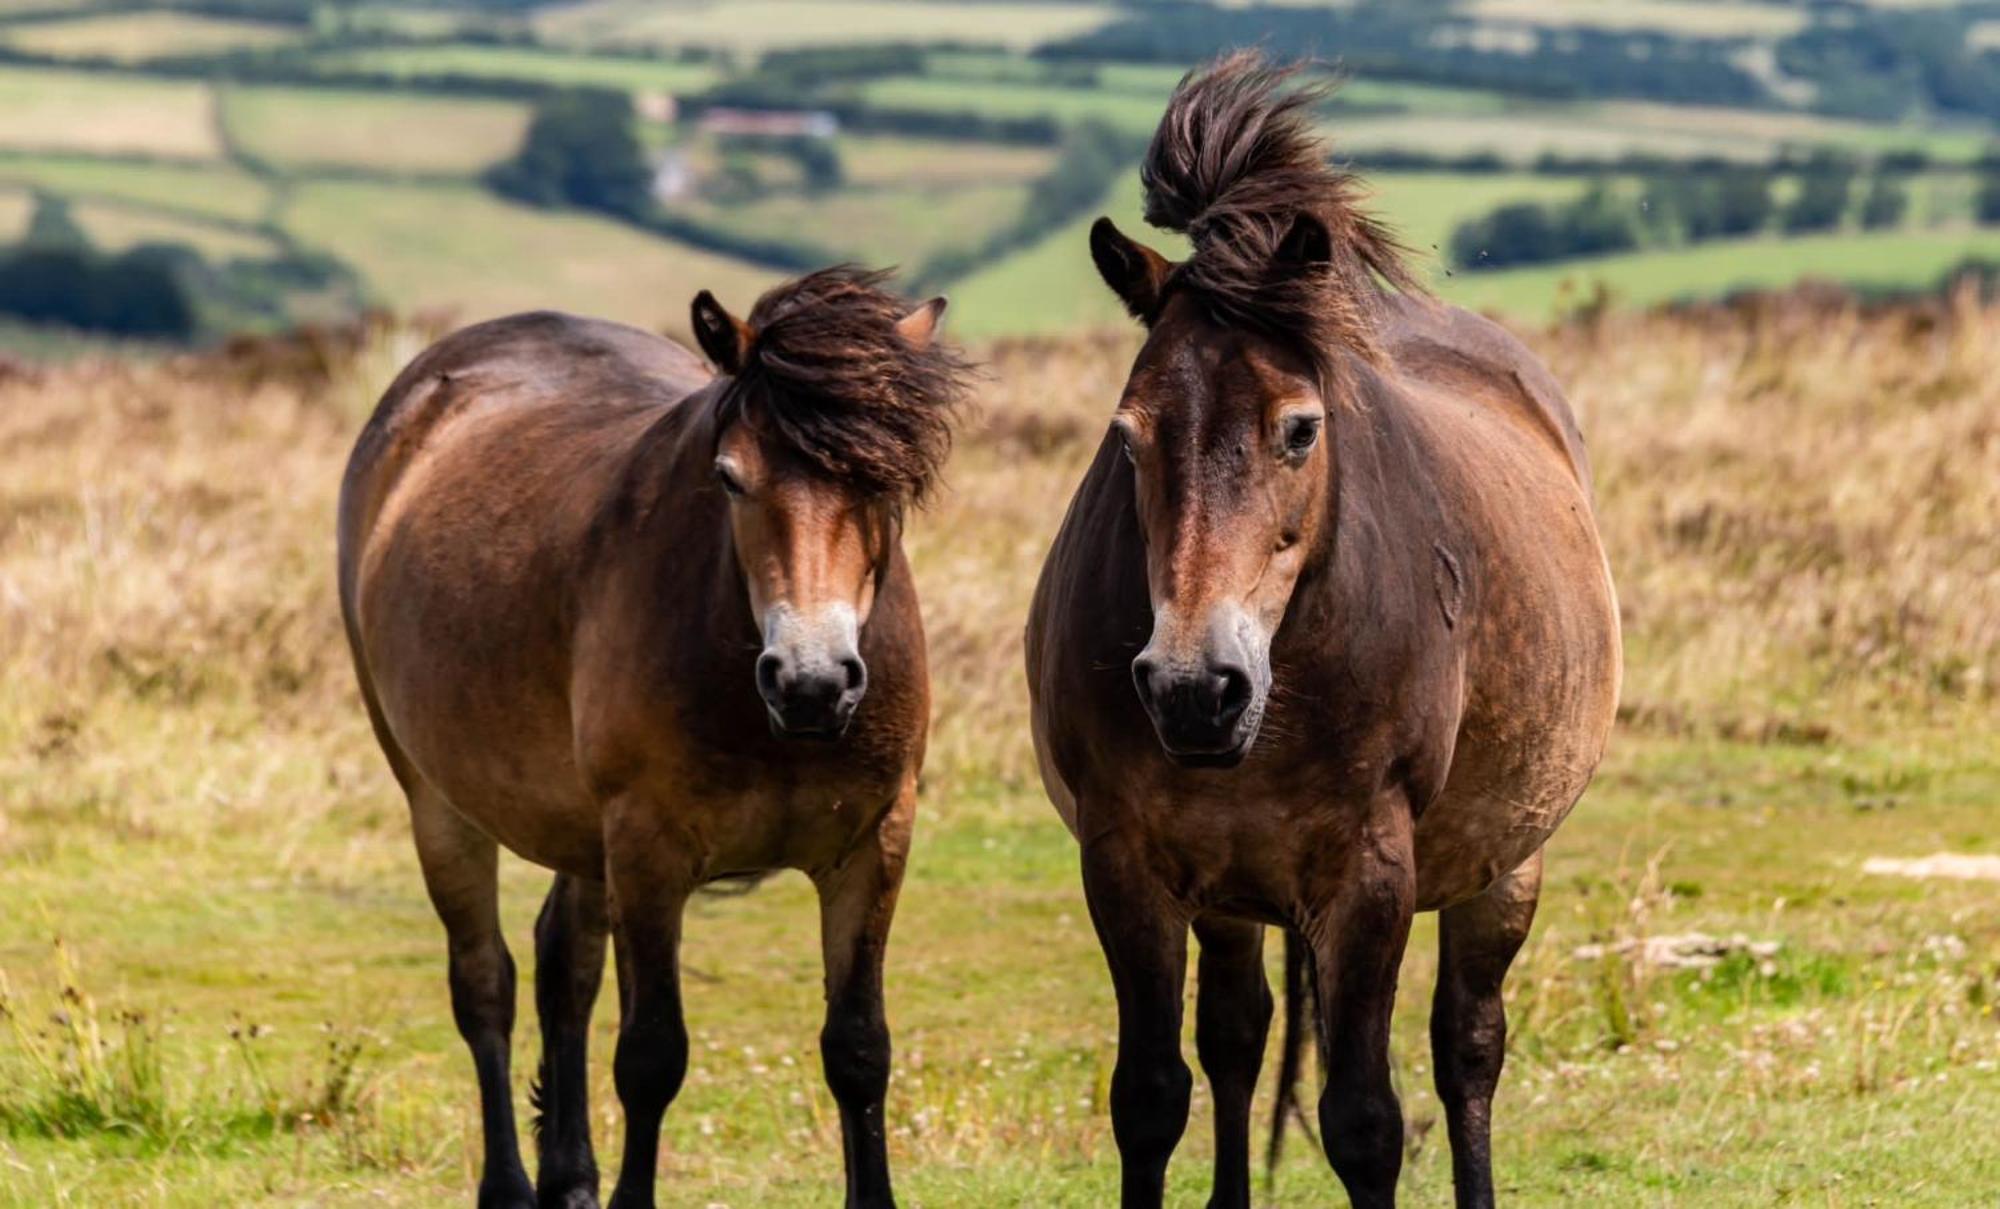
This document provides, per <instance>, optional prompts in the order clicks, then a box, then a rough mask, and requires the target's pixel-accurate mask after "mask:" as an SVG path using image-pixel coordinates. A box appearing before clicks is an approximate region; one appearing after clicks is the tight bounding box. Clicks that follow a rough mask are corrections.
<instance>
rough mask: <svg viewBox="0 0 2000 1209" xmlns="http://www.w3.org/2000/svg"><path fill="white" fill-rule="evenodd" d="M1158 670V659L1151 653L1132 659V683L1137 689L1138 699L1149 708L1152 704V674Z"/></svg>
mask: <svg viewBox="0 0 2000 1209" xmlns="http://www.w3.org/2000/svg"><path fill="white" fill-rule="evenodd" d="M1159 670H1160V665H1159V661H1158V660H1156V659H1154V658H1153V657H1152V656H1151V655H1141V656H1139V657H1138V658H1136V659H1134V660H1133V661H1132V685H1133V687H1134V688H1137V689H1138V690H1139V700H1140V701H1141V702H1143V703H1144V704H1145V705H1146V707H1147V708H1149V709H1150V708H1152V705H1153V676H1154V675H1155V674H1156V673H1157V672H1158V671H1159Z"/></svg>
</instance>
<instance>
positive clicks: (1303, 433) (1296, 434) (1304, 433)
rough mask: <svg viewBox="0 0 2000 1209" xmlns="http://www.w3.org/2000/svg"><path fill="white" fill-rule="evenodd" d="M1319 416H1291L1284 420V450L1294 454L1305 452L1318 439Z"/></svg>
mask: <svg viewBox="0 0 2000 1209" xmlns="http://www.w3.org/2000/svg"><path fill="white" fill-rule="evenodd" d="M1319 428H1320V417H1318V416H1293V417H1292V418H1291V419H1289V420H1287V421H1286V422H1285V452H1286V453H1289V454H1292V455H1294V456H1296V455H1298V454H1302V453H1305V452H1307V451H1308V450H1310V449H1311V448H1312V447H1313V443H1314V442H1316V441H1318V440H1319Z"/></svg>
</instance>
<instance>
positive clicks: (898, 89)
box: [860, 76, 1173, 138]
mask: <svg viewBox="0 0 2000 1209" xmlns="http://www.w3.org/2000/svg"><path fill="white" fill-rule="evenodd" d="M1172 91H1173V81H1172V80H1168V81H1166V83H1165V84H1164V85H1163V86H1162V87H1161V88H1160V89H1159V91H1158V92H1157V93H1153V92H1148V91H1137V90H1135V91H1129V92H1126V91H1112V90H1108V89H1101V88H1084V87H1069V86H1065V85H1060V84H1050V83H1039V82H1017V81H1011V80H963V79H950V78H945V77H937V76H889V77H886V78H883V79H878V80H869V81H867V82H866V83H865V84H864V85H862V87H861V90H860V92H861V96H862V99H863V100H866V101H867V102H868V103H869V104H871V105H880V106H884V107H886V108H891V109H916V110H924V111H927V112H937V113H974V114H983V115H985V116H987V117H996V118H1030V117H1046V118H1052V119H1054V120H1056V121H1058V122H1064V123H1073V122H1081V121H1096V122H1103V123H1104V124H1105V125H1107V126H1111V127H1113V128H1114V129H1117V130H1120V131H1123V132H1124V133H1126V134H1130V135H1133V136H1135V137H1139V138H1144V137H1146V136H1148V135H1150V134H1151V133H1152V132H1153V127H1155V126H1157V125H1159V123H1160V107H1161V105H1162V104H1164V103H1165V101H1166V98H1167V94H1168V93H1170V92H1172Z"/></svg>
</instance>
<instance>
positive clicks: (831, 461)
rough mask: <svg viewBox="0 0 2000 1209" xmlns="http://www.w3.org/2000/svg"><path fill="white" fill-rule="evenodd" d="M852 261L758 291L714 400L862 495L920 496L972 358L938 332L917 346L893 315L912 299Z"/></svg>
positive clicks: (937, 464)
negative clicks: (734, 362) (738, 355)
mask: <svg viewBox="0 0 2000 1209" xmlns="http://www.w3.org/2000/svg"><path fill="white" fill-rule="evenodd" d="M888 276H889V274H887V273H885V272H871V271H868V270H865V269H860V268H856V267H855V266H853V265H837V266H835V267H833V268H830V269H821V270H820V271H819V272H817V273H810V274H808V275H806V276H804V277H801V278H798V279H797V280H796V281H791V282H787V283H786V284H784V285H781V286H777V287H775V288H773V289H771V290H770V291H768V292H766V293H765V294H764V296H763V297H761V298H759V299H758V300H757V305H756V306H754V307H752V308H751V311H750V316H749V320H748V322H749V326H750V328H751V331H752V332H753V333H754V335H753V336H752V338H751V342H750V346H749V350H748V352H747V354H746V355H745V357H744V361H743V366H742V369H741V370H740V371H739V372H738V373H737V374H736V375H735V377H734V378H733V379H732V380H731V381H730V383H729V385H728V387H727V388H726V389H725V391H724V393H723V396H722V399H721V401H720V404H719V414H720V416H721V418H722V419H723V420H724V422H728V421H730V420H733V419H735V418H736V417H738V416H743V417H745V418H746V419H747V420H748V421H749V422H750V423H752V424H758V425H763V426H764V428H765V431H766V432H768V433H770V434H772V435H774V436H777V437H779V438H781V439H782V440H784V441H785V443H786V444H788V445H789V446H791V447H792V448H793V449H795V450H797V451H798V452H799V454H800V455H802V456H803V457H804V458H805V459H806V461H807V462H808V463H810V464H811V465H812V466H813V467H814V468H815V469H816V470H818V471H819V472H820V473H822V474H825V475H827V476H829V477H831V478H834V479H837V480H840V481H842V482H847V483H851V484H853V485H854V486H856V487H857V488H859V489H860V490H861V491H862V492H864V493H866V494H868V495H879V496H894V497H898V498H901V499H908V500H911V501H915V502H922V500H923V499H924V497H925V496H926V495H927V494H928V493H929V491H930V489H931V487H932V486H933V484H935V482H936V481H937V475H938V471H939V469H940V468H941V467H942V466H943V465H944V460H945V457H946V455H947V454H949V453H950V452H951V425H952V418H953V413H954V412H955V411H956V410H957V408H958V406H959V405H960V404H961V403H962V402H963V401H964V399H965V396H966V392H967V389H968V387H969V385H970V381H969V380H970V377H971V369H970V366H969V365H968V364H967V363H966V362H965V360H964V359H963V358H962V357H960V356H959V354H958V353H957V352H956V351H954V350H953V349H952V348H951V347H950V346H948V345H947V344H946V343H945V342H944V341H942V340H935V339H934V340H931V341H928V342H927V343H925V344H923V345H921V346H919V345H918V344H916V343H913V342H911V341H909V340H906V339H904V337H903V335H902V334H901V333H900V332H899V331H898V330H897V328H896V324H897V321H898V320H901V319H902V318H904V317H905V316H907V315H908V314H910V312H911V311H912V310H913V309H914V308H913V306H912V305H911V304H910V303H907V302H904V301H903V300H902V299H900V298H898V297H896V296H895V295H894V294H891V293H889V292H888V291H887V290H884V289H883V288H881V287H882V283H883V282H884V281H885V280H887V278H888Z"/></svg>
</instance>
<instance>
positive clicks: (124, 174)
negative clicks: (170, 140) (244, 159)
mask: <svg viewBox="0 0 2000 1209" xmlns="http://www.w3.org/2000/svg"><path fill="white" fill-rule="evenodd" d="M0 182H12V183H21V184H33V185H41V186H43V187H44V188H47V189H51V190H53V191H55V192H57V193H66V194H69V195H72V196H85V195H87V196H98V197H106V198H114V199H118V200H122V201H127V202H136V203H139V204H141V205H150V206H164V207H169V208H172V209H178V210H189V211H200V212H201V213H204V214H212V215H214V216H216V217H217V218H227V219H234V220H236V221H239V222H251V221H254V220H256V219H257V218H259V217H261V216H262V215H263V212H264V207H265V205H266V204H267V203H268V202H269V200H270V189H269V188H268V187H267V186H266V185H265V184H264V182H262V181H260V180H258V179H257V178H256V177H254V176H252V175H250V174H249V173H248V172H245V171H243V170H242V169H240V168H236V167H233V166H231V165H228V164H220V163H218V164H178V163H155V162H150V161H146V160H129V159H128V160H118V159H90V158H87V157H84V156H73V155H16V154H7V153H0Z"/></svg>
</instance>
